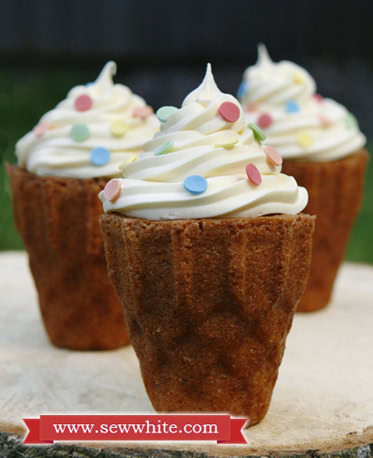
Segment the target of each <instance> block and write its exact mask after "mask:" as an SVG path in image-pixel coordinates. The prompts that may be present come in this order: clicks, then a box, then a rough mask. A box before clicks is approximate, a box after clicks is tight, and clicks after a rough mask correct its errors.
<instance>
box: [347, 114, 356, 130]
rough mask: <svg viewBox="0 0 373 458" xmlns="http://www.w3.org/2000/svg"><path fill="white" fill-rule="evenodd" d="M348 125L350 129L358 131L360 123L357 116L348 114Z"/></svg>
mask: <svg viewBox="0 0 373 458" xmlns="http://www.w3.org/2000/svg"><path fill="white" fill-rule="evenodd" d="M346 125H347V127H348V128H349V129H358V128H359V123H358V122H357V119H356V116H355V115H354V114H352V113H351V112H349V113H347V116H346Z"/></svg>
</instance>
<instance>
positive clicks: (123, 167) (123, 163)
mask: <svg viewBox="0 0 373 458" xmlns="http://www.w3.org/2000/svg"><path fill="white" fill-rule="evenodd" d="M136 160H137V156H135V155H133V156H131V157H130V158H129V159H127V160H126V161H124V162H122V164H120V166H119V170H121V171H122V172H123V171H124V169H125V168H126V167H127V165H129V164H131V162H134V161H136Z"/></svg>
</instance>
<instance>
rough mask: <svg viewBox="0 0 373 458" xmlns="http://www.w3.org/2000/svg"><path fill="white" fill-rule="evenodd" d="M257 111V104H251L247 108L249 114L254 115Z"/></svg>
mask: <svg viewBox="0 0 373 458" xmlns="http://www.w3.org/2000/svg"><path fill="white" fill-rule="evenodd" d="M257 110H258V106H257V104H256V103H250V104H249V105H248V106H247V108H246V111H247V112H248V113H253V112H254V111H257Z"/></svg>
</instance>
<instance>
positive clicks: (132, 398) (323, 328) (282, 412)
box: [0, 252, 373, 457]
mask: <svg viewBox="0 0 373 458" xmlns="http://www.w3.org/2000/svg"><path fill="white" fill-rule="evenodd" d="M0 291H1V294H0V431H2V432H3V434H1V435H0V456H1V457H3V456H4V457H5V456H82V457H85V456H103V457H104V456H228V455H231V456H249V455H253V456H256V455H261V456H263V455H279V454H283V455H288V456H289V455H294V454H303V455H304V456H316V455H317V456H318V455H322V454H324V453H333V452H335V453H337V454H338V456H359V457H369V456H371V448H370V447H369V444H372V443H373V333H372V323H373V267H371V266H367V265H358V264H356V265H353V264H346V265H344V266H343V268H342V270H341V272H340V275H339V278H338V281H337V285H336V290H335V294H334V299H333V302H332V304H331V305H330V306H329V307H328V308H327V309H326V310H324V311H321V312H317V313H314V314H297V315H296V317H295V320H294V324H293V328H292V330H291V332H290V335H289V338H288V343H287V350H286V352H285V357H284V360H283V364H282V366H281V368H280V375H279V379H278V382H277V385H276V388H275V391H274V395H273V400H272V404H271V407H270V410H269V412H268V415H267V416H266V418H265V419H264V421H263V422H262V423H260V424H259V425H257V426H254V427H252V428H250V429H248V430H247V431H246V432H245V435H246V439H247V441H248V444H247V445H246V446H228V445H224V446H222V445H211V444H197V443H196V444H192V443H188V444H186V443H162V444H159V443H158V444H157V443H156V442H153V443H145V442H143V443H123V442H122V443H118V444H115V446H114V447H112V446H111V445H109V444H84V447H82V445H83V444H80V445H74V446H71V445H62V444H59V445H57V444H56V445H54V446H50V447H42V448H40V447H25V446H23V445H22V444H21V443H20V436H22V435H23V434H24V433H25V427H24V424H23V422H22V418H23V417H25V416H30V417H38V416H39V415H40V414H47V413H55V414H57V413H59V414H63V413H123V414H124V413H142V412H143V413H145V412H149V413H153V412H154V411H153V409H152V407H151V404H150V402H149V400H148V398H147V396H146V393H145V390H144V388H143V384H142V380H141V376H140V373H139V368H138V363H137V359H136V356H135V354H134V352H133V350H132V348H130V347H128V348H124V349H121V350H115V351H109V352H87V353H84V352H71V351H67V350H61V349H57V348H54V347H52V346H51V345H50V344H49V342H48V340H47V337H46V335H45V333H44V329H43V326H42V323H41V321H40V318H39V311H38V306H37V295H36V292H35V290H34V287H33V283H32V279H31V276H30V274H29V271H28V267H27V259H26V255H25V254H24V253H22V252H19V253H4V254H1V255H0ZM5 433H6V434H5ZM17 435H18V436H17ZM87 446H88V448H87ZM89 447H91V448H89ZM92 447H93V448H92ZM98 447H100V449H98ZM40 449H42V451H43V452H37V450H40ZM345 449H348V450H347V451H346V452H342V450H345ZM11 450H13V451H14V453H13V452H12V451H11ZM89 450H91V452H90V451H89ZM38 453H39V454H38ZM126 453H127V454H126ZM187 453H188V454H189V455H188V454H187Z"/></svg>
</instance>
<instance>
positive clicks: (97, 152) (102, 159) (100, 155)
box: [90, 146, 110, 166]
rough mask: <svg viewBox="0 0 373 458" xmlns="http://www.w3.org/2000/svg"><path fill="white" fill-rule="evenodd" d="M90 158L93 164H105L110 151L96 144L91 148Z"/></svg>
mask: <svg viewBox="0 0 373 458" xmlns="http://www.w3.org/2000/svg"><path fill="white" fill-rule="evenodd" d="M90 159H91V162H92V164H93V165H97V166H101V165H105V164H107V163H108V162H109V160H110V151H109V150H108V149H107V148H105V147H104V146H97V147H96V148H93V149H92V150H91V157H90Z"/></svg>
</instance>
